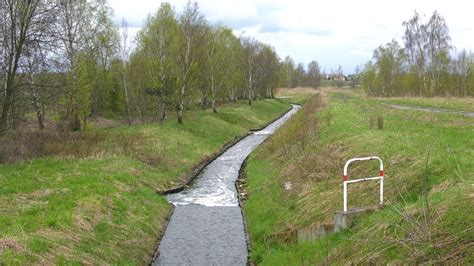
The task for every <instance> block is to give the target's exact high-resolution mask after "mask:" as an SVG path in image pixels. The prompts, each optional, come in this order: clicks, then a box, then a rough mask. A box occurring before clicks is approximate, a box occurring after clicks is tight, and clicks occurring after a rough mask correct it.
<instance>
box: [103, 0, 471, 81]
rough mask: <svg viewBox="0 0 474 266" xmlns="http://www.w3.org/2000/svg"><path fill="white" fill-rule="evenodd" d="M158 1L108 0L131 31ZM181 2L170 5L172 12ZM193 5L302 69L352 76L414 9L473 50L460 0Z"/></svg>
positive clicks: (251, 0) (215, 1)
mask: <svg viewBox="0 0 474 266" xmlns="http://www.w3.org/2000/svg"><path fill="white" fill-rule="evenodd" d="M161 2H162V1H153V0H133V1H129V0H110V4H111V6H112V8H113V9H114V11H115V15H116V18H117V20H121V18H122V17H125V18H126V19H127V20H128V21H129V22H130V25H131V26H133V27H139V26H142V25H143V21H144V20H145V18H146V17H147V15H148V14H149V13H153V12H155V11H156V10H157V8H158V7H159V6H160V3H161ZM186 3H187V0H176V1H171V4H172V5H173V6H174V7H175V8H176V11H177V12H181V10H182V9H183V7H184V6H185V5H186ZM198 4H199V6H200V9H201V12H202V13H203V14H204V15H205V16H206V18H207V19H208V20H209V21H211V22H222V23H223V24H225V25H227V26H229V27H232V28H233V29H234V32H235V33H236V34H240V33H242V32H243V31H245V34H246V35H251V36H253V37H255V38H256V39H258V40H260V41H262V42H265V43H268V44H271V45H273V46H274V47H275V49H276V51H277V52H278V54H279V55H280V57H282V58H284V57H285V56H286V55H290V56H291V57H293V58H294V59H295V61H297V62H303V63H305V64H307V63H309V62H310V61H311V60H313V59H315V60H317V61H318V62H319V63H320V64H321V65H322V67H323V68H325V69H326V70H328V71H329V70H330V69H331V68H332V69H336V68H337V66H338V65H339V64H340V65H342V66H343V67H344V70H345V71H346V72H352V71H353V70H354V68H355V66H356V65H357V64H364V63H365V62H366V61H367V60H369V59H370V57H371V55H372V51H373V50H374V49H375V48H376V47H377V46H379V45H381V44H384V43H387V42H389V41H391V40H392V39H396V40H398V41H400V42H401V37H402V35H403V32H404V30H403V27H402V22H403V21H404V20H407V19H409V18H410V17H411V16H412V15H413V12H414V10H417V11H418V12H419V13H420V14H422V15H423V14H424V15H426V16H430V15H431V14H432V12H433V11H434V10H437V11H438V12H439V13H440V14H441V15H442V16H444V17H445V19H446V22H447V24H448V27H449V28H450V30H451V37H452V43H453V45H454V46H456V47H457V48H458V49H462V48H466V49H468V50H474V41H473V37H472V36H474V16H473V14H472V10H473V8H472V7H473V4H471V2H470V1H465V0H450V1H445V0H418V1H417V0H398V1H371V0H358V1H351V0H348V1H344V0H331V1H310V0H308V1H305V0H287V1H284V0H201V1H198Z"/></svg>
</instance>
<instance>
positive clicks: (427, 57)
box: [403, 11, 451, 96]
mask: <svg viewBox="0 0 474 266" xmlns="http://www.w3.org/2000/svg"><path fill="white" fill-rule="evenodd" d="M403 26H404V27H405V36H404V37H403V39H404V41H405V49H406V51H407V54H408V58H409V62H410V64H411V65H413V66H414V68H412V69H413V70H414V71H415V72H416V73H417V76H418V80H419V83H420V84H419V85H418V95H430V96H431V95H434V94H435V93H439V89H440V83H441V76H442V74H443V73H445V72H446V71H447V66H448V64H449V50H450V49H451V47H450V45H449V42H450V40H451V38H450V37H449V30H448V27H447V25H446V22H445V20H444V18H442V17H441V16H440V15H439V14H438V12H436V11H435V12H434V13H433V15H432V16H431V18H430V20H429V21H428V22H427V23H426V24H423V23H422V22H421V18H420V16H419V14H418V13H417V12H415V15H414V16H413V18H411V19H410V20H408V21H405V22H403ZM428 76H429V77H428ZM428 78H429V79H430V80H427V79H428ZM429 81H430V82H429ZM428 82H429V83H428Z"/></svg>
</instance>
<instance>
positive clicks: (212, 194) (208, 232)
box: [152, 105, 300, 265]
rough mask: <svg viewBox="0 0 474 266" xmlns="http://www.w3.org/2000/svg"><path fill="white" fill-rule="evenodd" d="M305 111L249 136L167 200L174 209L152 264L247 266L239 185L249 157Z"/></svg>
mask: <svg viewBox="0 0 474 266" xmlns="http://www.w3.org/2000/svg"><path fill="white" fill-rule="evenodd" d="M299 109H300V106H298V105H292V109H291V110H290V111H288V112H287V113H286V114H285V115H284V116H282V117H281V118H279V119H278V120H276V121H275V122H273V123H271V124H270V125H268V126H267V127H265V128H264V129H262V130H260V131H255V132H253V133H252V134H250V135H248V136H247V137H245V138H244V139H242V140H241V141H239V142H237V143H236V144H235V145H234V146H232V147H230V148H229V149H228V150H227V151H225V152H224V153H223V154H221V155H220V156H219V157H217V158H216V159H215V160H214V161H213V162H211V163H210V164H209V165H208V166H207V167H206V168H204V169H203V170H202V171H201V173H199V175H198V176H197V177H196V179H195V181H194V182H193V183H192V186H191V187H189V188H187V189H185V190H183V191H181V192H179V193H175V194H170V195H168V196H167V199H168V201H169V202H171V203H172V204H173V205H174V206H175V209H174V212H173V215H172V216H171V219H170V221H169V224H168V226H167V228H166V231H165V234H164V236H163V238H162V239H161V242H160V246H159V248H158V257H157V258H156V259H155V260H154V261H153V262H152V264H153V265H247V261H248V252H247V241H246V235H245V229H244V223H243V216H242V211H241V209H240V207H239V201H238V198H237V190H236V187H235V182H236V180H237V178H238V175H239V170H240V167H241V165H242V163H243V162H244V160H245V158H247V156H248V155H249V154H250V153H251V152H252V150H254V149H255V148H256V147H257V146H258V145H260V144H261V143H262V142H263V141H264V140H265V139H267V138H268V137H269V136H270V135H272V134H273V133H274V132H275V130H276V129H277V128H279V127H280V126H281V125H283V123H285V122H286V121H287V120H288V119H289V118H290V117H291V116H292V115H293V114H295V113H296V112H297V111H298V110H299Z"/></svg>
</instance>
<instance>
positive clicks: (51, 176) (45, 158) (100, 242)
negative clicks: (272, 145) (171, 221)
mask: <svg viewBox="0 0 474 266" xmlns="http://www.w3.org/2000/svg"><path fill="white" fill-rule="evenodd" d="M288 109H289V104H288V102H286V101H285V100H262V101H255V102H254V103H253V104H252V106H251V107H249V106H247V105H245V104H244V103H239V104H230V105H226V106H223V107H221V108H220V109H219V113H217V114H213V113H212V112H211V111H209V110H205V111H201V110H200V111H192V112H188V113H187V114H186V117H185V123H184V125H179V124H177V123H176V122H175V121H174V120H172V121H171V120H170V121H167V122H165V123H164V124H163V125H158V124H152V125H143V126H132V127H128V126H114V127H107V128H103V127H101V128H99V127H96V128H93V129H90V130H88V131H86V132H84V133H77V134H71V135H69V136H61V137H60V136H58V135H56V134H54V133H51V132H50V133H44V134H43V135H42V134H37V136H38V138H37V139H33V140H31V139H30V141H32V142H34V143H35V144H25V143H23V142H24V140H25V135H24V134H16V135H14V136H8V137H7V139H4V140H3V143H6V145H5V149H6V147H7V145H9V148H8V152H6V151H5V150H4V151H3V156H4V159H9V156H12V158H13V157H15V152H17V154H16V156H17V157H18V156H20V157H21V156H23V157H25V158H30V159H28V160H23V161H21V162H16V163H3V164H1V163H0V264H4V263H6V264H11V263H14V264H17V263H19V264H32V263H39V264H43V263H45V264H54V263H62V262H79V263H86V264H109V263H137V264H146V263H148V262H149V260H150V258H151V257H150V256H151V254H152V252H153V251H154V248H155V247H156V244H157V239H158V237H159V234H160V232H161V231H162V230H163V225H164V222H165V220H166V218H167V216H168V214H169V212H170V206H169V205H168V204H167V202H166V200H165V198H164V197H163V196H161V195H159V194H157V193H156V191H157V190H160V189H164V188H171V187H174V186H176V185H178V184H179V183H180V182H181V178H182V177H183V176H184V175H185V174H186V173H187V172H189V171H190V170H191V169H192V167H193V166H195V165H196V164H197V163H198V162H199V161H200V160H202V159H204V158H205V157H206V156H210V155H212V154H213V153H215V152H217V151H218V150H219V148H220V147H221V146H222V145H223V144H224V143H226V142H228V141H231V140H232V139H233V138H234V137H235V136H237V135H241V134H243V133H245V132H247V130H248V129H250V128H255V127H260V126H262V125H264V124H265V123H266V122H268V121H270V120H272V119H273V118H275V117H277V116H278V115H279V114H281V113H283V112H284V111H286V110H288ZM35 136H36V135H35ZM27 138H28V136H27V137H26V139H27ZM29 138H31V136H29ZM12 145H13V146H14V145H19V147H18V149H16V151H15V149H14V147H13V148H12V147H11V146H12ZM25 149H27V150H26V151H25ZM28 149H32V151H28ZM0 153H1V152H0ZM35 154H36V155H35ZM38 154H39V155H42V156H40V157H38V158H31V157H35V156H37V155H38ZM17 159H18V158H17ZM5 161H7V160H5Z"/></svg>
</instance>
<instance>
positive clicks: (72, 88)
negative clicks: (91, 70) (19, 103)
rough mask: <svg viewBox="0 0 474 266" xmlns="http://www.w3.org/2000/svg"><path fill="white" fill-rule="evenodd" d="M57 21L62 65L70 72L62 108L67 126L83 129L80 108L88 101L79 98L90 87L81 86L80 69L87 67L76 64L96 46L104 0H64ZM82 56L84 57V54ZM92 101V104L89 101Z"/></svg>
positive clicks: (61, 66)
mask: <svg viewBox="0 0 474 266" xmlns="http://www.w3.org/2000/svg"><path fill="white" fill-rule="evenodd" d="M59 3H60V4H59V10H58V14H57V23H55V30H56V37H57V38H58V40H59V43H58V47H59V50H60V51H59V53H58V59H57V61H58V66H59V67H60V68H61V69H62V71H64V72H65V73H67V81H66V83H67V85H66V88H65V92H66V94H65V99H64V102H65V107H64V109H63V110H62V114H61V120H62V123H65V124H66V125H65V126H66V127H65V128H64V129H67V128H69V129H73V130H79V129H80V128H81V125H80V122H79V123H78V121H80V120H79V110H84V109H85V108H86V106H79V104H80V103H83V104H86V102H88V101H85V100H84V99H81V100H80V101H79V99H78V97H79V95H81V96H86V95H89V96H90V94H89V93H87V91H85V92H81V91H80V89H86V90H88V89H89V85H88V86H82V87H79V86H78V74H79V73H77V71H81V70H83V68H82V67H76V62H77V59H78V58H77V57H78V56H79V55H80V54H81V53H83V52H84V51H88V50H92V49H94V48H95V47H94V42H95V40H94V38H95V37H96V36H97V35H96V34H97V32H98V31H99V30H100V29H101V26H102V23H104V20H101V12H102V10H103V7H102V6H103V5H105V3H104V2H103V1H99V0H98V1H86V0H60V1H59ZM81 56H84V55H83V54H82V55H81ZM87 104H89V103H87Z"/></svg>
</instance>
